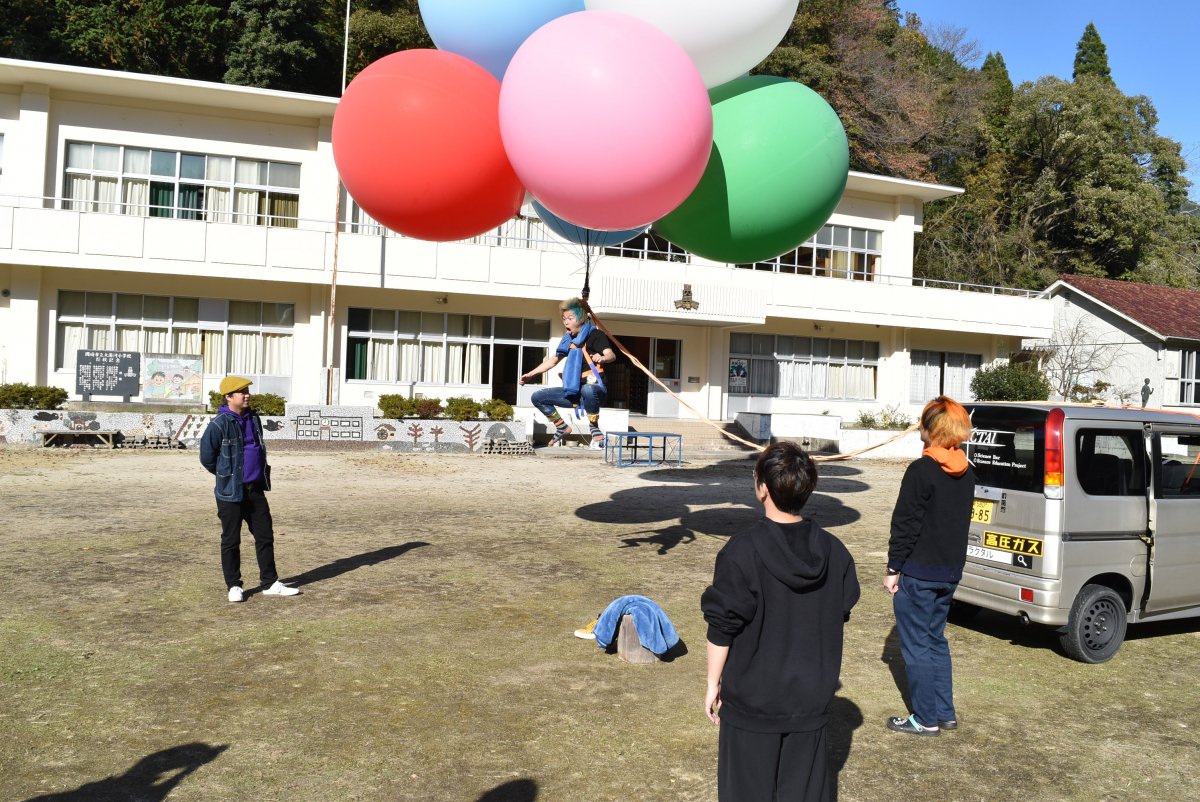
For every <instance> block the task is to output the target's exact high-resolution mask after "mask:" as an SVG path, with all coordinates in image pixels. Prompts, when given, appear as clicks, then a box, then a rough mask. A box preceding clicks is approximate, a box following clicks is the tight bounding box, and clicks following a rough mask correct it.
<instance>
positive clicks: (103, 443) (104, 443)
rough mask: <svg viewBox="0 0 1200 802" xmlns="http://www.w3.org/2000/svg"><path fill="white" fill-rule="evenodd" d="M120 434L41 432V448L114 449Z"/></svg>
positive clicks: (86, 431)
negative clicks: (82, 447) (86, 447)
mask: <svg viewBox="0 0 1200 802" xmlns="http://www.w3.org/2000/svg"><path fill="white" fill-rule="evenodd" d="M120 435H121V433H120V432H118V431H109V430H102V429H60V430H57V431H45V432H42V447H43V448H50V447H58V448H70V447H71V446H92V447H93V448H97V447H100V448H116V447H117V438H118V437H120Z"/></svg>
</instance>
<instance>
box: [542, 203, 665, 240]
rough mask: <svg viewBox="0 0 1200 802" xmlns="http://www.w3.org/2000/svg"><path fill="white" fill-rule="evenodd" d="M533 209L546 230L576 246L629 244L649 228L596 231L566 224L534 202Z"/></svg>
mask: <svg viewBox="0 0 1200 802" xmlns="http://www.w3.org/2000/svg"><path fill="white" fill-rule="evenodd" d="M533 208H534V210H535V211H536V212H537V213H538V217H540V218H542V222H543V223H545V224H546V228H548V229H550V230H551V231H553V232H554V233H555V234H557V235H558V236H560V237H562V238H563V239H565V240H566V241H567V242H574V243H575V244H576V245H583V246H591V247H594V248H611V247H612V246H614V245H620V244H621V243H622V242H629V240H631V239H633V238H634V237H636V236H637V235H638V234H643V233H645V231H646V229H648V228H650V226H642V227H641V228H631V229H628V230H625V231H596V230H595V229H592V228H584V227H583V226H577V225H575V224H574V223H568V222H567V221H566V220H563V219H562V218H561V217H559V216H558V215H556V214H555V213H554V212H552V211H550V210H549V209H547V208H546V207H545V206H543V205H542V204H540V203H538V202H537V201H536V200H535V201H534V202H533Z"/></svg>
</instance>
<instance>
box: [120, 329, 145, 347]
mask: <svg viewBox="0 0 1200 802" xmlns="http://www.w3.org/2000/svg"><path fill="white" fill-rule="evenodd" d="M141 334H142V328H141V326H117V350H118V351H139V352H140V351H141V350H142V338H141Z"/></svg>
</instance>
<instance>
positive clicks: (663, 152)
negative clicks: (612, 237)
mask: <svg viewBox="0 0 1200 802" xmlns="http://www.w3.org/2000/svg"><path fill="white" fill-rule="evenodd" d="M712 128H713V122H712V106H711V105H710V103H709V98H708V93H707V91H706V90H705V88H704V80H703V79H702V78H701V77H700V73H699V71H698V70H697V69H696V67H695V65H694V64H693V63H692V61H691V59H690V58H688V55H687V53H685V52H684V50H683V48H681V47H680V46H679V45H678V44H676V43H675V41H674V40H672V39H671V38H670V37H669V36H667V35H666V34H665V33H663V32H662V31H660V30H658V29H657V28H655V27H654V26H653V25H650V24H649V23H647V22H643V21H642V20H639V19H637V18H635V17H631V16H628V15H626V14H618V13H615V12H609V11H582V12H578V13H575V14H568V15H566V16H563V17H559V18H558V19H555V20H552V21H551V22H548V23H546V24H545V25H543V26H542V27H541V28H539V29H538V30H537V31H535V32H534V33H533V34H532V35H531V36H530V37H529V38H528V39H526V40H525V43H524V44H522V45H521V47H520V49H518V50H517V52H516V54H515V55H514V56H513V59H512V61H511V62H510V63H509V65H508V71H507V72H506V73H505V74H504V82H503V84H502V85H501V88H500V136H501V138H502V139H503V141H504V149H505V151H506V152H507V153H508V158H509V160H510V161H511V162H512V166H513V169H514V170H515V171H516V173H517V175H518V176H519V177H520V179H521V182H522V183H523V184H524V185H525V186H526V188H527V189H528V190H529V192H530V193H531V194H532V195H533V196H534V197H535V198H537V199H538V201H540V202H541V203H542V204H543V205H544V206H545V207H546V208H548V209H549V210H550V211H552V212H554V214H556V215H558V216H559V217H561V218H563V219H564V220H567V221H569V222H571V223H575V224H576V225H579V226H584V227H586V228H594V229H598V230H607V231H612V230H617V229H630V228H638V227H641V226H645V225H647V224H649V223H652V222H653V221H655V220H657V219H658V218H660V217H662V216H663V215H665V214H667V213H668V212H670V211H672V210H673V209H674V208H675V207H676V206H678V205H679V204H680V203H682V202H683V200H684V199H685V198H687V196H688V195H689V194H690V193H691V191H692V190H693V189H695V187H696V184H697V183H699V181H700V176H702V175H703V174H704V168H705V166H706V165H707V164H708V157H709V154H710V151H711V149H712Z"/></svg>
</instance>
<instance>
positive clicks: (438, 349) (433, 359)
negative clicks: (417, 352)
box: [421, 343, 446, 384]
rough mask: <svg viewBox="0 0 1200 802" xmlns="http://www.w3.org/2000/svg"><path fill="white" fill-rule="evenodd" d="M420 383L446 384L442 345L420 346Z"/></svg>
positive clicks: (444, 357)
mask: <svg viewBox="0 0 1200 802" xmlns="http://www.w3.org/2000/svg"><path fill="white" fill-rule="evenodd" d="M421 368H422V370H421V381H423V382H426V383H427V384H445V383H446V354H445V346H444V345H443V344H442V343H422V344H421Z"/></svg>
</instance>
